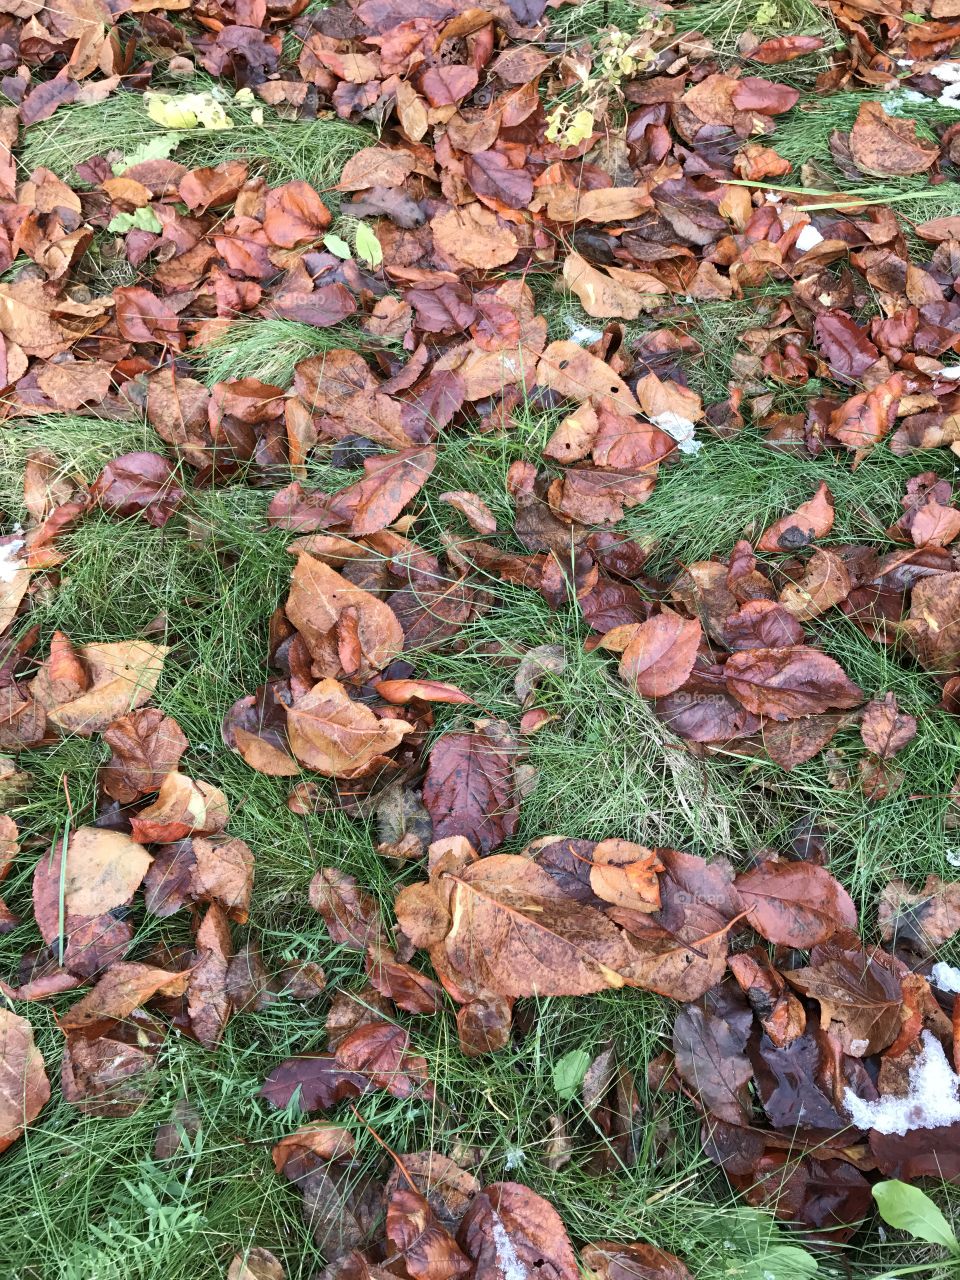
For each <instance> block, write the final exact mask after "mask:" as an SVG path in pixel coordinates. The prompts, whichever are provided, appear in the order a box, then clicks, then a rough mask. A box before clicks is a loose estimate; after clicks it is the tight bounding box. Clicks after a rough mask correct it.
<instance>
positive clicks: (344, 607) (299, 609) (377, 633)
mask: <svg viewBox="0 0 960 1280" xmlns="http://www.w3.org/2000/svg"><path fill="white" fill-rule="evenodd" d="M284 608H285V611H286V614H287V617H288V618H289V619H290V621H291V622H292V623H293V625H294V626H295V627H296V628H297V630H298V631H299V632H300V634H301V636H302V637H303V639H304V642H305V643H306V646H307V648H308V649H309V651H310V655H311V657H312V658H313V660H314V664H315V665H314V668H313V670H314V673H315V674H316V675H320V676H325V677H346V676H349V677H352V678H353V679H355V680H358V681H359V680H363V679H365V678H367V677H368V676H371V675H373V674H374V673H375V672H377V671H381V670H382V669H383V668H384V667H385V666H387V664H388V663H389V662H391V661H392V660H393V659H394V658H395V657H396V656H397V655H398V654H399V653H400V652H402V650H403V630H402V628H401V626H400V623H399V622H398V621H397V618H396V615H395V614H394V612H393V611H392V609H391V608H390V606H389V605H388V604H385V603H384V602H383V601H382V600H378V599H377V597H376V596H374V595H371V594H370V592H368V591H363V590H362V589H361V588H360V587H356V586H354V585H353V583H352V582H349V581H348V580H347V579H346V578H344V577H342V576H341V575H340V574H339V573H336V572H335V571H334V570H333V569H330V568H329V567H328V566H327V565H325V564H324V563H323V561H322V560H317V559H315V558H314V557H313V556H309V555H306V554H305V553H301V554H300V555H299V556H298V557H297V566H296V568H295V569H294V571H293V574H292V575H291V579H290V594H289V596H288V597H287V602H286V605H285V606H284ZM351 622H352V623H353V624H354V625H355V627H356V641H357V646H358V649H359V652H358V653H357V654H348V653H346V652H345V651H344V647H343V645H342V644H341V638H342V636H343V632H344V628H345V627H347V626H348V624H349V623H351ZM345 657H347V659H348V660H347V662H344V658H345Z"/></svg>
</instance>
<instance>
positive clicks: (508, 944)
mask: <svg viewBox="0 0 960 1280" xmlns="http://www.w3.org/2000/svg"><path fill="white" fill-rule="evenodd" d="M437 892H438V894H439V897H440V899H441V901H442V903H443V905H444V906H445V907H446V909H447V912H448V914H449V917H450V921H451V923H450V928H449V932H448V933H447V934H446V937H445V938H444V939H443V941H442V943H441V944H440V947H441V949H442V954H443V956H444V958H445V960H446V962H447V963H449V964H450V965H451V966H452V968H453V969H454V971H455V972H456V973H458V974H463V975H464V976H465V977H466V978H468V979H469V981H470V982H471V984H472V985H473V986H475V987H478V988H480V989H482V990H484V991H492V992H496V993H498V994H499V995H503V996H521V995H533V994H538V995H540V996H546V995H586V994H588V993H589V992H593V991H602V990H604V989H605V988H606V987H620V986H622V985H623V983H624V972H625V970H626V969H627V968H628V967H629V965H630V962H631V959H632V953H631V948H630V946H629V944H628V943H627V942H626V941H625V940H624V938H623V935H622V934H621V933H620V931H619V930H618V929H617V928H616V927H615V926H614V925H613V924H612V923H611V922H610V921H609V920H608V919H607V918H606V917H605V916H604V915H603V913H602V912H600V911H597V910H596V908H594V907H589V906H585V905H583V904H581V903H578V902H576V901H575V900H573V899H571V898H569V897H567V895H566V894H565V893H563V892H562V890H561V889H560V888H559V886H558V885H557V882H556V881H555V880H554V879H553V877H552V876H551V875H549V874H548V872H546V871H545V870H544V869H543V868H542V867H539V866H537V865H536V863H533V862H530V861H529V860H528V859H526V858H523V857H519V856H517V855H515V854H495V855H493V856H491V857H486V858H481V859H480V860H479V861H478V862H473V863H471V864H469V865H468V866H465V867H462V868H461V869H460V870H459V871H457V872H456V873H453V872H444V873H443V874H441V875H440V877H439V879H438V882H437ZM401 899H403V895H401V898H398V900H397V913H398V919H399V920H400V924H401V927H402V928H403V930H404V932H405V933H407V934H408V936H411V937H413V936H414V934H415V933H416V929H415V930H414V934H411V933H410V931H409V930H408V928H407V923H406V919H407V914H408V913H407V910H406V907H407V901H408V900H407V899H404V900H403V901H401Z"/></svg>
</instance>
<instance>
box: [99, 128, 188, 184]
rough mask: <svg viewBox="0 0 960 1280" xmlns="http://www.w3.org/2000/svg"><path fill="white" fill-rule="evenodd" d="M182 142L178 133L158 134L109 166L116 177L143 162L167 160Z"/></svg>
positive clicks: (181, 136) (181, 137)
mask: <svg viewBox="0 0 960 1280" xmlns="http://www.w3.org/2000/svg"><path fill="white" fill-rule="evenodd" d="M182 141H183V135H182V134H179V133H158V134H156V135H155V136H154V137H152V138H148V139H147V141H146V142H141V143H140V145H139V146H138V147H134V148H133V150H132V151H130V152H128V154H127V155H125V156H124V157H123V159H122V160H118V161H117V162H116V164H113V165H111V166H110V167H111V169H112V170H113V172H114V175H115V176H116V177H119V176H120V174H122V173H126V171H127V170H128V169H129V168H131V166H133V165H135V164H143V162H144V161H145V160H167V159H169V157H170V156H171V155H172V154H173V153H174V151H176V149H177V147H179V145H180V143H181V142H182Z"/></svg>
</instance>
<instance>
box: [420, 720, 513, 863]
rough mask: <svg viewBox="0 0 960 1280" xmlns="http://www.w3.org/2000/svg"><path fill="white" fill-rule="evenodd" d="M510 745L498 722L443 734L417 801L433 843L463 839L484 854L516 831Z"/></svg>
mask: <svg viewBox="0 0 960 1280" xmlns="http://www.w3.org/2000/svg"><path fill="white" fill-rule="evenodd" d="M515 754H516V747H515V746H514V745H513V743H512V739H511V738H510V736H509V733H508V732H507V730H506V726H505V725H503V724H502V722H497V721H489V722H487V725H486V726H485V727H482V728H478V729H477V730H475V731H474V732H473V733H446V734H444V735H443V737H441V738H439V739H438V740H437V742H436V743H434V745H433V747H432V748H431V751H430V755H429V761H428V765H427V774H426V777H425V779H424V783H423V803H424V805H425V806H426V809H427V812H428V813H429V814H430V817H431V819H432V821H433V834H434V839H437V840H439V839H442V838H443V837H444V836H454V835H459V836H465V837H466V838H467V840H469V841H470V843H471V844H472V845H475V846H476V847H477V848H478V849H481V850H483V852H485V853H488V852H489V851H490V850H491V849H496V848H497V846H498V845H501V844H502V843H503V842H504V840H506V839H508V838H509V837H510V836H512V835H513V833H514V832H515V831H516V828H517V822H518V821H519V796H518V794H517V786H516V780H515V778H514V756H515Z"/></svg>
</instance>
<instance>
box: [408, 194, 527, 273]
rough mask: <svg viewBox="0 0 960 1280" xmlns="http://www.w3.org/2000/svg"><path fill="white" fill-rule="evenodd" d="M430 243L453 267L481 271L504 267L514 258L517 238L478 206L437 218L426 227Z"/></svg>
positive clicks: (464, 206) (494, 215)
mask: <svg viewBox="0 0 960 1280" xmlns="http://www.w3.org/2000/svg"><path fill="white" fill-rule="evenodd" d="M430 228H431V230H432V232H433V243H434V244H435V245H436V247H437V248H438V249H439V250H440V251H441V253H444V254H446V256H447V257H448V258H452V259H453V261H454V263H458V262H459V263H463V264H464V265H465V266H468V267H476V268H477V269H478V270H481V271H490V270H492V269H493V268H494V267H502V266H505V265H506V264H507V263H508V262H512V261H513V259H514V258H515V257H516V256H517V251H518V249H519V247H520V246H519V244H518V242H517V237H516V236H515V235H514V234H513V232H512V231H511V230H510V229H509V227H507V226H505V225H501V223H500V222H499V221H498V219H497V216H496V214H494V213H491V211H490V210H489V209H486V208H485V207H484V206H483V205H482V204H479V203H477V204H468V205H463V206H461V207H460V208H455V209H450V210H448V211H447V212H446V213H441V214H438V215H437V216H436V217H435V218H433V220H432V221H431V223H430Z"/></svg>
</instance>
